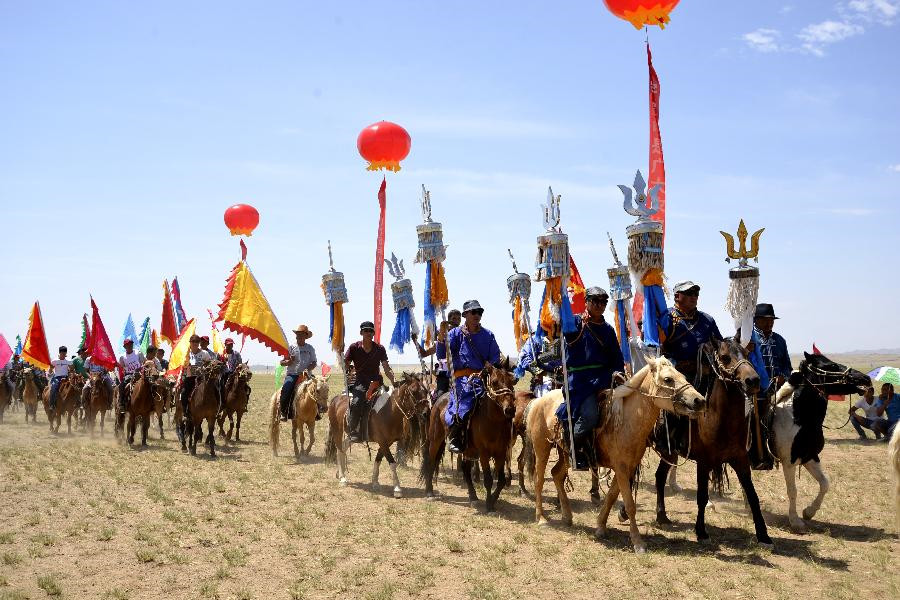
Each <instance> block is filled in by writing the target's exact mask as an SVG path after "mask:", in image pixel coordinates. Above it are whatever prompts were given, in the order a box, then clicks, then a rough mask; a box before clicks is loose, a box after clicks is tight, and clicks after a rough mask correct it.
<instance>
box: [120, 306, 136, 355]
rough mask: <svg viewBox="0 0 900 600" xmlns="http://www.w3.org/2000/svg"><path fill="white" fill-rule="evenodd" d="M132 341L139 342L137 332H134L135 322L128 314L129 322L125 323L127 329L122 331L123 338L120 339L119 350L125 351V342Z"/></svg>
mask: <svg viewBox="0 0 900 600" xmlns="http://www.w3.org/2000/svg"><path fill="white" fill-rule="evenodd" d="M128 339H130V340H131V341H132V342H137V341H138V335H137V331H135V330H134V321H133V320H132V319H131V313H128V320H126V321H125V327H124V328H123V329H122V337H121V338H119V349H120V350H122V351H123V352H124V351H125V340H128Z"/></svg>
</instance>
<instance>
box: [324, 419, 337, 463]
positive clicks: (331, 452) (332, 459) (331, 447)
mask: <svg viewBox="0 0 900 600" xmlns="http://www.w3.org/2000/svg"><path fill="white" fill-rule="evenodd" d="M331 429H332V425H331V420H330V419H329V422H328V431H326V432H325V462H326V463H328V464H334V463H336V462H337V444H336V443H335V441H334V436H333V435H332V431H331Z"/></svg>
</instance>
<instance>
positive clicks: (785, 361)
mask: <svg viewBox="0 0 900 600" xmlns="http://www.w3.org/2000/svg"><path fill="white" fill-rule="evenodd" d="M777 318H778V317H776V316H775V308H774V307H773V306H772V305H771V304H766V303H760V304H757V305H756V311H755V312H754V314H753V329H754V333H755V334H756V336H755V337H756V346H757V348H758V349H759V352H760V354H761V356H762V364H763V367H764V368H765V371H766V374H767V375H768V376H769V385H768V387H767V388H766V389H760V391H759V395H758V396H757V405H758V414H757V415H756V417H757V418H758V419H759V421H760V428H759V431H760V433H761V438H762V439H761V440H760V442H759V444H753V446H752V447H751V452H750V458H751V463H752V465H753V467H754V468H757V469H771V468H772V467H773V466H774V461H773V459H772V457H771V455H770V453H769V452H762V454H763V456H758V454H759V453H758V452H757V451H756V450H757V448H758V447H759V448H767V447H768V446H767V442H768V440H767V438H768V435H767V434H768V433H769V419H770V414H769V411H770V409H771V406H772V398H773V397H774V396H775V392H776V391H777V390H778V388H780V387H781V386H782V385H783V384H784V382H785V381H787V378H788V377H790V376H791V372H792V371H793V370H794V369H793V367H792V366H791V357H790V355H789V354H788V349H787V342H786V341H785V340H784V338H783V337H781V335H779V334H777V333H775V332H774V331H773V329H774V327H775V319H777ZM753 430H754V431H755V428H754V429H753Z"/></svg>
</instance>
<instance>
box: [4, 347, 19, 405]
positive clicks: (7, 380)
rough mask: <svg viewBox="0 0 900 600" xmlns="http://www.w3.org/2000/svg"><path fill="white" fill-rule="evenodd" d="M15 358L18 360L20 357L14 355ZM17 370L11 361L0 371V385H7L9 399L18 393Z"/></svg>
mask: <svg viewBox="0 0 900 600" xmlns="http://www.w3.org/2000/svg"><path fill="white" fill-rule="evenodd" d="M13 358H18V355H14V356H13ZM15 368H16V365H15V363H13V361H12V360H10V361H9V362H8V363H6V364H5V365H3V368H2V369H0V384H2V385H5V386H6V389H8V390H9V397H10V398H12V397H13V395H14V394H15V391H16V381H15V372H14V369H15Z"/></svg>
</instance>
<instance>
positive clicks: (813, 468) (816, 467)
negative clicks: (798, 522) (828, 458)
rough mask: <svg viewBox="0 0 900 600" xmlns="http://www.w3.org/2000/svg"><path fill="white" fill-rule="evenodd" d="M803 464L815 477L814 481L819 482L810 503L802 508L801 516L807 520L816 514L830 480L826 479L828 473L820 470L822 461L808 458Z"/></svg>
mask: <svg viewBox="0 0 900 600" xmlns="http://www.w3.org/2000/svg"><path fill="white" fill-rule="evenodd" d="M803 466H804V467H805V468H806V470H807V471H809V474H810V475H812V476H813V477H815V478H816V481H818V482H819V493H818V494H817V495H816V497H815V498H814V499H813V501H812V503H811V504H810V505H809V506H807V507H806V508H804V509H803V518H804V519H806V520H807V521H809V520H811V519H812V518H813V517H815V516H816V513H817V512H818V511H819V509H820V508H821V507H822V500H824V499H825V494H827V493H828V488H829V485H830V482H829V480H828V475H826V474H825V471H824V470H822V463H820V462H818V461H816V460H810V461H807V462H805V463H803Z"/></svg>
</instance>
